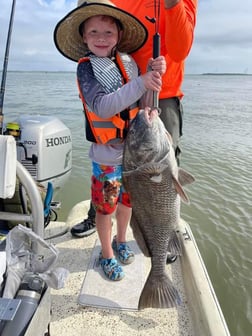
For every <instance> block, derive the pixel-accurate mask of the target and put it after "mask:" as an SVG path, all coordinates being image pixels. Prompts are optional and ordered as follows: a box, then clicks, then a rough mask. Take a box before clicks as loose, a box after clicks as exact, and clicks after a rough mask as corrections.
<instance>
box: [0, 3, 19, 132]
mask: <svg viewBox="0 0 252 336" xmlns="http://www.w3.org/2000/svg"><path fill="white" fill-rule="evenodd" d="M15 5H16V0H13V1H12V7H11V15H10V22H9V29H8V35H7V42H6V48H5V56H4V63H3V71H2V82H1V89H0V134H1V135H2V134H3V117H4V115H3V102H4V92H5V83H6V74H7V66H8V59H9V50H10V40H11V33H12V26H13V18H14V12H15Z"/></svg>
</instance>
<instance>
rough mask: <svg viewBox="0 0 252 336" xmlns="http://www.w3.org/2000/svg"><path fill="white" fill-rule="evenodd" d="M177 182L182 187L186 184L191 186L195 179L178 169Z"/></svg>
mask: <svg viewBox="0 0 252 336" xmlns="http://www.w3.org/2000/svg"><path fill="white" fill-rule="evenodd" d="M178 180H179V183H180V184H181V185H182V186H184V185H186V184H191V183H193V182H194V181H195V178H194V177H193V176H192V175H191V174H190V173H188V172H187V171H186V170H184V169H182V168H178Z"/></svg>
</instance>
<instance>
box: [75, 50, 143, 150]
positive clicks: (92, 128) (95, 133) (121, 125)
mask: <svg viewBox="0 0 252 336" xmlns="http://www.w3.org/2000/svg"><path fill="white" fill-rule="evenodd" d="M89 60H90V58H89V57H83V58H81V59H80V60H79V62H78V64H80V63H82V62H88V61H89ZM116 61H117V64H118V67H119V70H120V72H121V74H122V76H123V81H124V84H126V83H128V82H129V80H130V79H129V77H128V75H127V72H126V70H125V67H124V64H123V62H122V60H121V58H120V55H119V53H116ZM77 85H78V88H79V95H80V98H81V100H82V103H83V108H84V113H85V117H86V139H87V140H88V141H91V142H94V143H98V144H102V145H111V144H118V143H122V142H123V140H124V139H125V137H126V135H127V132H128V129H129V124H130V121H131V120H133V119H134V118H135V116H136V115H137V113H138V111H139V107H138V106H131V107H130V108H128V109H126V110H124V111H122V112H119V113H117V114H116V115H114V116H113V117H111V118H107V119H104V118H100V117H99V116H98V115H97V114H95V113H94V112H93V111H91V110H90V109H89V108H88V106H87V104H86V101H85V98H84V96H83V94H82V91H81V88H80V84H79V81H78V79H77Z"/></svg>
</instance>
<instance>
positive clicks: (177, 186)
mask: <svg viewBox="0 0 252 336" xmlns="http://www.w3.org/2000/svg"><path fill="white" fill-rule="evenodd" d="M172 182H173V185H174V187H175V189H176V191H177V193H178V194H179V196H180V197H181V199H182V201H184V202H185V203H188V204H189V203H190V201H189V198H188V196H187V195H186V193H185V191H184V189H183V187H182V185H181V184H180V183H179V181H178V180H177V179H176V177H175V176H172Z"/></svg>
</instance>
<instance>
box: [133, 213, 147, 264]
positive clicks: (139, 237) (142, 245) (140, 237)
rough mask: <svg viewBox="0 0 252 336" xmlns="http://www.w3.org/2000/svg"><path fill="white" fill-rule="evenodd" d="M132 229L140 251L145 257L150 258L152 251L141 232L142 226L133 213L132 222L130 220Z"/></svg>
mask: <svg viewBox="0 0 252 336" xmlns="http://www.w3.org/2000/svg"><path fill="white" fill-rule="evenodd" d="M130 227H131V228H132V232H133V236H134V238H135V240H136V242H137V245H138V246H139V248H140V250H141V251H142V253H143V254H144V256H145V257H147V258H149V257H150V256H151V255H150V251H149V249H148V246H147V244H146V242H145V240H144V234H143V232H142V231H141V228H140V226H139V225H138V222H137V220H136V218H135V217H134V213H132V216H131V220H130Z"/></svg>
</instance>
